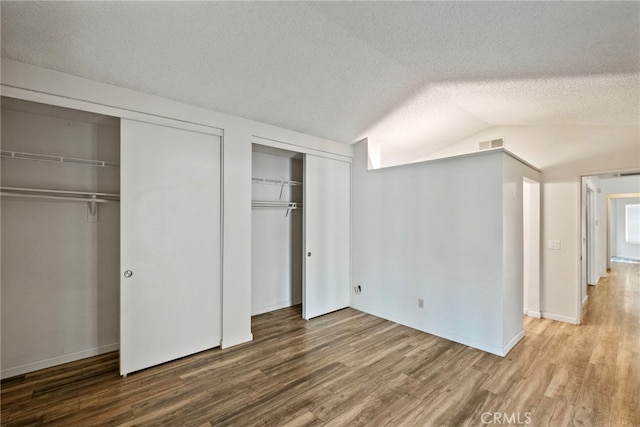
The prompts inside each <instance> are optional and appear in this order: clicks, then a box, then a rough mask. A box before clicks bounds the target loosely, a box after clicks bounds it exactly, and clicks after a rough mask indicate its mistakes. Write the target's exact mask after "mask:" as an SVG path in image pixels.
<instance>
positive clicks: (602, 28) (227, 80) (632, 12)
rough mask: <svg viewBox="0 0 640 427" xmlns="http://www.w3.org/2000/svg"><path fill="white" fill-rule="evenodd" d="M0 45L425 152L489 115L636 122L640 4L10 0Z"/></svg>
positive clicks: (99, 75) (57, 63) (214, 105)
mask: <svg viewBox="0 0 640 427" xmlns="http://www.w3.org/2000/svg"><path fill="white" fill-rule="evenodd" d="M1 8H2V9H1V13H2V28H1V29H2V56H3V57H5V58H11V59H15V60H18V61H23V62H26V63H30V64H34V65H39V66H42V67H46V68H51V69H54V70H58V71H62V72H66V73H69V74H73V75H77V76H81V77H85V78H89V79H93V80H98V81H102V82H106V83H111V84H115V85H118V86H122V87H127V88H131V89H136V90H139V91H142V92H147V93H151V94H155V95H160V96H164V97H167V98H170V99H174V100H177V101H182V102H186V103H189V104H194V105H198V106H202V107H206V108H210V109H213V110H217V111H221V112H226V113H230V114H234V115H238V116H242V117H246V118H250V119H254V120H258V121H261V122H265V123H269V124H273V125H277V126H282V127H286V128H289V129H294V130H298V131H301V132H305V133H308V134H311V135H316V136H320V137H325V138H329V139H333V140H336V141H339V142H344V143H351V142H354V141H357V140H359V139H361V138H363V137H369V138H371V139H374V140H376V141H377V143H378V144H381V145H393V146H396V147H398V148H400V149H404V150H410V151H413V152H415V153H418V154H426V153H429V152H431V151H434V150H436V149H438V148H439V147H442V146H444V145H446V144H449V143H452V142H455V141H457V140H459V139H461V138H463V137H466V136H469V135H471V134H473V133H475V132H478V131H480V130H482V129H485V128H487V127H491V126H514V125H611V124H623V125H625V124H626V125H634V124H638V120H639V116H640V111H639V104H640V77H639V76H640V3H638V2H621V3H618V2H490V3H483V2H406V3H405V2H309V3H306V2H285V3H275V2H246V3H245V2H6V1H3V2H2V4H1Z"/></svg>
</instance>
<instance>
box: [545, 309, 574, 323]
mask: <svg viewBox="0 0 640 427" xmlns="http://www.w3.org/2000/svg"><path fill="white" fill-rule="evenodd" d="M541 314H542V318H543V319H551V320H557V321H558V322H565V323H571V324H572V325H579V324H580V323H579V322H578V319H576V318H575V317H569V316H564V315H562V314H556V313H549V312H548V311H543V312H541Z"/></svg>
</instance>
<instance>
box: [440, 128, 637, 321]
mask: <svg viewBox="0 0 640 427" xmlns="http://www.w3.org/2000/svg"><path fill="white" fill-rule="evenodd" d="M497 138H503V139H504V141H505V146H504V147H505V148H506V149H507V150H509V151H511V152H512V153H514V154H516V155H518V156H519V157H521V158H523V159H526V160H527V161H528V162H530V163H531V164H533V165H534V166H536V167H537V168H538V169H540V170H541V171H542V217H541V222H542V259H541V269H542V272H541V282H542V284H541V286H542V289H541V302H540V304H541V310H542V314H543V316H544V317H547V318H551V319H556V320H561V321H566V322H570V323H577V322H578V321H579V319H580V312H581V302H580V301H579V297H580V175H595V174H599V173H603V172H611V171H638V170H640V127H639V126H548V127H547V126H535V127H534V126H530V127H528V126H521V127H494V128H491V129H487V130H485V131H482V132H479V133H477V134H475V135H472V136H470V137H469V138H466V139H464V140H462V141H460V142H459V143H457V144H454V145H453V146H451V147H448V148H446V149H443V150H441V151H440V152H438V153H434V154H433V156H430V157H429V158H431V157H434V158H438V157H441V156H445V155H458V154H463V153H470V152H476V151H477V150H478V143H479V142H480V141H487V140H492V139H497ZM551 239H554V240H560V241H561V243H562V247H561V250H559V251H558V250H551V249H549V248H548V245H547V243H548V241H549V240H551Z"/></svg>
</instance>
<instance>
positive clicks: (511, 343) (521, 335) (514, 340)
mask: <svg viewBox="0 0 640 427" xmlns="http://www.w3.org/2000/svg"><path fill="white" fill-rule="evenodd" d="M522 338H524V329H523V330H522V331H520V332H518V334H517V335H516V336H515V337H513V338H512V339H511V341H509V342H508V343H507V344H505V346H504V347H502V356H506V355H507V354H508V353H509V352H510V351H511V349H512V348H513V347H515V346H516V344H518V343H519V342H520V340H521V339H522Z"/></svg>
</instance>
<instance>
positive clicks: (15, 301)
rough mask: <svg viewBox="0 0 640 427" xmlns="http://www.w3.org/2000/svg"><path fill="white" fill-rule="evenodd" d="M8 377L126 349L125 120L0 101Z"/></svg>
mask: <svg viewBox="0 0 640 427" xmlns="http://www.w3.org/2000/svg"><path fill="white" fill-rule="evenodd" d="M1 114H2V117H1V119H2V130H1V133H2V135H1V136H2V146H1V151H2V169H1V186H2V202H1V215H2V229H1V233H2V242H1V250H2V265H1V280H2V288H1V310H2V311H1V317H2V318H1V321H2V331H1V333H2V377H3V378H6V377H10V376H13V375H18V374H21V373H25V372H29V371H33V370H35V369H40V368H44V367H48V366H53V365H57V364H60V363H64V362H67V361H71V360H76V359H81V358H83V357H88V356H92V355H95V354H99V353H104V352H107V351H113V350H117V349H118V346H119V318H120V317H119V316H120V314H119V304H120V275H119V270H120V267H119V264H120V207H119V193H120V169H119V163H120V120H119V119H118V118H115V117H108V116H103V115H99V114H93V113H89V112H84V111H77V110H72V109H67V108H62V107H57V106H52V105H44V104H38V103H34V102H29V101H24V100H17V99H12V98H6V97H3V98H2V111H1Z"/></svg>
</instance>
